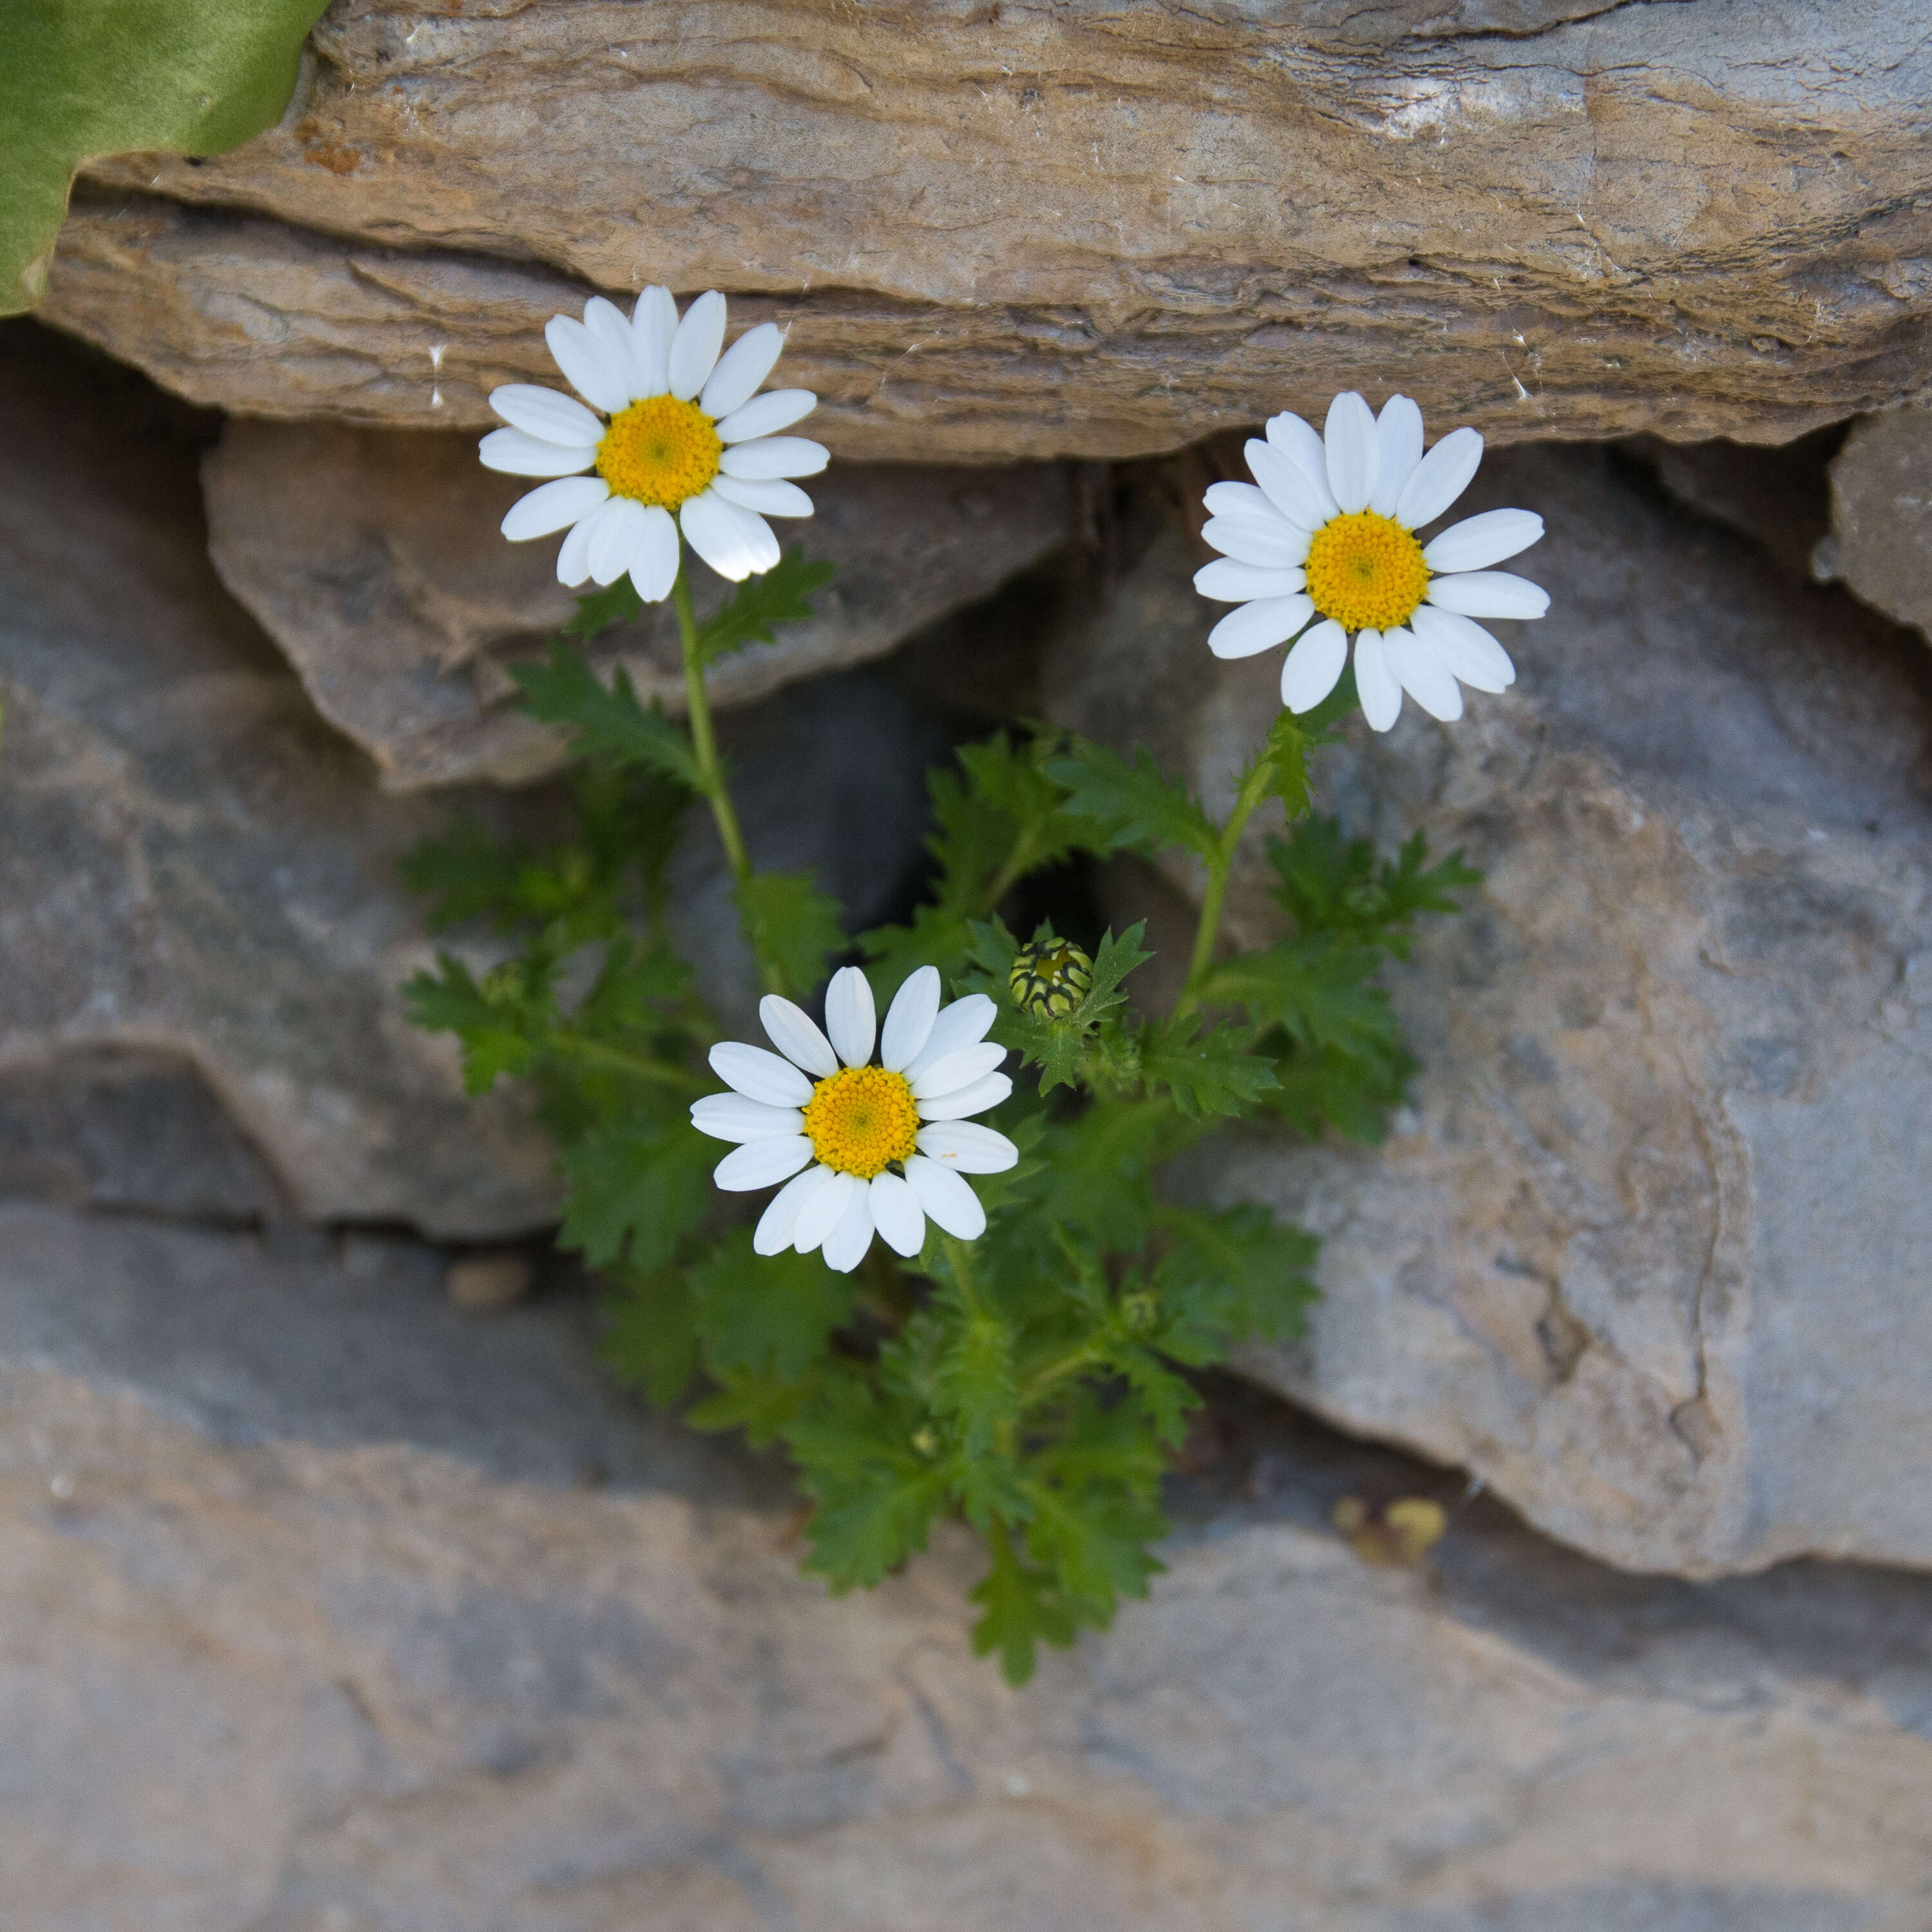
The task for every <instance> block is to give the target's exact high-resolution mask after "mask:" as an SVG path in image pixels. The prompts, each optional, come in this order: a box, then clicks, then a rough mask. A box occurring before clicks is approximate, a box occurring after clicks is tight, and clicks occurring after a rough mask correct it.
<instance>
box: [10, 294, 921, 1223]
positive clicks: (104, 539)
mask: <svg viewBox="0 0 1932 1932" xmlns="http://www.w3.org/2000/svg"><path fill="white" fill-rule="evenodd" d="M178 416H179V412H178V410H176V409H175V406H173V405H172V404H166V403H165V399H163V398H159V397H157V396H156V395H155V394H154V392H153V391H151V389H148V387H147V386H145V384H143V383H141V382H139V380H138V379H136V378H134V377H131V376H130V375H129V374H127V372H125V371H117V370H115V369H113V368H112V367H111V366H109V365H98V364H97V363H96V360H95V359H94V358H92V357H87V358H85V359H83V357H82V356H81V355H80V353H79V352H77V350H75V349H74V347H73V346H72V345H71V344H64V343H61V342H60V341H58V338H54V337H52V336H50V335H47V334H46V332H43V331H40V330H38V329H35V328H34V326H32V325H31V324H25V325H17V326H14V327H13V328H12V329H9V330H8V331H7V332H5V334H4V335H0V437H4V440H5V446H6V448H7V451H8V452H9V458H10V461H12V462H13V463H14V464H16V465H17V468H18V472H19V473H20V475H23V476H27V475H31V478H32V479H33V487H31V489H26V488H22V489H18V490H13V491H10V492H9V493H7V495H6V496H5V499H4V500H0V588H4V592H5V594H4V596H0V703H4V706H5V732H6V736H5V747H4V754H0V826H4V828H5V836H4V837H3V838H0V960H4V961H5V965H6V971H5V973H4V974H0V1193H23V1192H25V1193H33V1194H36V1195H41V1196H48V1197H50V1198H52V1199H61V1200H80V1201H89V1202H95V1203H96V1204H97V1205H103V1206H107V1205H115V1206H120V1207H123V1208H142V1207H145V1208H151V1209H154V1210H156V1211H184V1210H187V1209H192V1210H193V1211H198V1212H208V1213H213V1214H217V1215H219V1216H222V1217H226V1218H231V1219H237V1220H248V1219H251V1218H253V1217H257V1216H258V1215H262V1214H269V1213H275V1214H293V1215H296V1216H298V1217H302V1218H305V1219H309V1220H323V1221H329V1220H357V1221H365V1222H368V1221H375V1222H383V1221H389V1222H402V1223H407V1224H409V1225H410V1226H413V1227H415V1228H416V1229H420V1230H422V1231H423V1232H427V1233H429V1234H432V1235H439V1236H443V1237H449V1238H484V1237H487V1236H490V1235H499V1234H503V1233H507V1232H517V1231H519V1230H522V1229H529V1228H532V1227H535V1226H541V1225H542V1224H543V1223H544V1222H546V1221H547V1220H550V1219H551V1218H553V1216H554V1213H555V1207H556V1194H555V1190H554V1187H553V1179H552V1175H551V1158H552V1154H551V1149H550V1145H549V1143H548V1142H547V1139H545V1138H544V1136H542V1135H541V1133H538V1131H537V1130H536V1129H535V1126H534V1125H533V1124H532V1122H531V1121H530V1120H529V1118H528V1117H527V1114H526V1107H525V1103H524V1102H523V1100H522V1099H521V1098H520V1096H519V1095H518V1094H517V1093H515V1092H513V1091H506V1090H502V1089H499V1091H498V1092H497V1093H496V1094H494V1095H492V1096H491V1097H488V1098H487V1099H485V1100H482V1101H480V1102H479V1101H476V1100H472V1099H470V1098H469V1097H466V1095H465V1094H463V1091H462V1085H461V1082H460V1078H459V1076H458V1067H457V1064H456V1060H455V1052H454V1048H453V1043H452V1042H450V1041H449V1040H446V1039H443V1038H437V1039H432V1038H431V1037H428V1036H427V1035H425V1034H422V1033H421V1032H419V1031H418V1030H417V1029H416V1028H415V1027H414V1026H413V1025H411V1024H410V1021H409V1018H408V1016H407V1012H406V1010H405V1008H404V1003H403V1001H402V998H401V993H400V990H399V989H401V986H402V985H403V983H404V981H405V980H407V979H408V978H409V977H410V976H411V974H413V973H414V972H415V971H417V970H418V969H419V968H421V967H422V966H424V965H427V964H428V962H429V959H430V956H431V943H430V941H429V938H428V935H427V934H426V932H425V929H424V925H423V917H422V905H421V903H420V902H419V901H418V900H417V899H416V898H415V896H414V895H413V894H412V893H410V892H409V891H408V890H407V889H405V888H404V886H403V885H402V884H401V882H400V880H398V877H397V873H396V867H397V865H398V861H399V860H400V859H401V857H402V856H403V854H404V853H405V852H407V850H410V848H411V847H413V846H414V845H415V844H416V843H417V842H418V841H419V840H421V839H422V838H425V837H426V836H428V835H430V834H431V833H432V832H438V831H440V830H443V829H446V827H447V826H448V825H449V823H450V820H451V818H452V815H453V814H455V812H457V811H463V812H466V813H468V814H471V815H473V816H475V817H480V818H481V819H483V820H484V821H485V822H486V823H493V824H494V825H496V826H497V827H498V828H499V829H502V830H505V831H509V832H514V833H516V834H517V835H520V836H522V837H525V838H538V839H542V838H552V837H555V836H556V835H558V833H559V831H560V829H561V826H560V824H559V817H558V811H557V807H558V803H559V801H558V799H556V797H555V796H553V795H550V794H532V795H529V796H523V795H517V796H506V795H505V794H502V793H497V792H493V791H491V790H488V789H487V788H485V789H479V790H471V791H469V792H466V793H458V794H455V795H452V796H450V797H449V798H448V799H440V798H439V799H428V798H422V797H417V798H408V797H404V798H397V797H392V796H385V795H384V794H383V792H382V791H381V790H380V789H379V787H378V786H377V783H376V775H375V772H374V769H372V767H371V765H370V763H369V762H368V760H366V759H365V757H363V755H362V754H361V753H360V752H359V751H356V749H355V748H354V747H353V745H350V744H349V743H348V742H346V741H345V740H344V739H342V738H341V737H338V736H337V735H336V734H335V733H334V732H332V731H331V730H329V728H328V727H326V725H325V724H323V722H322V721H320V719H319V718H317V716H316V715H315V712H314V709H313V708H312V707H311V705H310V703H309V701H308V698H307V697H306V696H305V694H304V693H303V691H302V687H301V686H300V685H299V684H298V683H297V682H296V679H295V678H294V677H293V676H292V675H291V673H290V671H289V670H288V667H287V665H286V664H284V663H283V662H282V661H281V658H279V657H278V655H277V654H276V652H275V649H274V647H273V646H272V645H271V644H270V643H269V642H268V640H266V638H265V637H263V636H262V635H261V634H260V631H258V630H257V628H255V625H254V623H253V622H252V621H251V619H249V618H248V616H247V615H246V613H244V612H243V611H242V610H240V609H239V607H237V606H236V604H234V603H233V601H232V600H231V599H230V598H229V597H228V595H226V592H224V591H223V589H222V586H221V585H220V582H219V581H218V580H217V578H216V577H215V575H214V571H212V569H211V568H210V566H209V564H208V559H207V555H206V542H207V536H206V532H205V528H204V526H203V525H202V520H201V514H200V505H199V490H198V489H197V487H196V460H197V459H198V457H199V453H200V452H199V448H198V447H197V444H196V436H195V434H193V433H192V429H191V428H190V429H184V428H183V426H182V425H181V423H180V422H179V421H178ZM868 677H871V678H872V680H873V681H871V682H868V681H867V679H868ZM925 731H926V727H923V726H922V724H921V723H920V721H919V718H918V717H917V716H916V715H915V714H914V713H913V712H912V710H911V709H910V706H908V704H907V702H906V700H904V698H902V697H901V696H900V695H899V694H898V693H897V692H896V691H894V690H892V688H890V687H889V685H886V683H885V682H883V680H882V679H877V678H876V676H874V674H871V673H863V672H859V673H847V674H846V675H845V676H843V677H836V678H829V679H827V678H821V679H815V680H814V681H813V682H811V683H810V684H808V685H804V686H802V687H800V688H798V689H797V690H796V691H794V692H791V693H787V696H786V698H785V700H784V703H782V705H781V706H760V707H754V708H753V709H751V710H750V711H748V712H745V713H742V714H740V715H739V716H737V717H736V718H733V720H731V721H730V730H729V731H728V733H726V734H725V740H726V744H727V750H728V751H730V754H732V755H733V757H735V758H736V760H737V761H738V763H739V766H740V767H741V769H742V772H743V773H744V784H743V787H742V792H741V795H740V805H741V809H742V813H743V815H744V819H745V825H746V828H747V831H746V835H747V838H748V840H749V841H750V842H751V845H752V847H753V850H754V853H756V854H757V856H758V857H759V858H760V861H761V862H763V863H766V864H768V865H773V866H775V867H778V868H781V869H791V868H797V867H802V866H804V865H816V866H817V867H818V868H820V874H821V877H822V880H823V883H825V885H826V887H827V889H829V890H831V891H832V892H834V893H835V894H836V895H838V898H840V899H841V902H842V903H843V904H844V905H845V907H846V908H847V912H848V913H849V914H850V916H851V917H852V919H853V920H854V922H856V923H858V924H863V923H866V922H869V921H871V920H874V919H877V918H879V917H880V916H883V912H884V910H885V904H886V901H889V898H890V896H891V895H892V893H893V892H895V891H896V890H898V889H899V886H900V883H901V880H902V879H903V877H904V876H905V875H906V874H907V871H909V869H910V868H915V867H916V865H917V864H918V862H919V837H920V835H921V831H922V824H923V820H922V813H921V807H920V802H921V800H922V796H923V793H922V775H923V769H924V766H925V763H926V760H927V758H928V757H929V756H930V755H932V753H933V751H934V750H935V746H934V745H932V743H931V742H929V738H928V737H927V736H924V735H922V733H924V732H925ZM674 883H675V891H676V898H677V907H676V913H675V916H676V920H677V922H678V924H679V927H680V929H681V931H682V934H683V936H684V938H685V941H686V944H687V946H688V949H689V953H688V956H690V957H691V958H692V959H694V962H697V964H698V965H699V966H700V971H701V972H702V974H703V980H704V983H705V984H706V986H708V987H709V988H710V989H712V992H714V993H715V994H716V995H717V996H718V999H719V1001H720V1003H721V1006H722V1007H724V1008H726V1009H728V1010H736V1009H735V1008H734V1007H733V1002H734V1001H735V1002H736V1003H737V1006H738V1007H743V1006H746V1005H748V1004H751V1000H750V994H751V976H750V974H749V971H748V965H747V962H746V961H745V958H744V956H743V951H742V946H741V944H740V943H739V941H738V939H737V937H736V915H735V913H734V912H733V909H732V907H731V904H730V900H729V898H728V895H727V877H726V874H725V872H724V867H723V865H722V862H721V859H720V858H719V857H718V853H717V851H716V847H715V841H713V840H712V839H711V838H710V837H709V835H708V833H707V832H706V831H705V830H704V829H703V828H701V827H694V829H693V831H692V833H691V835H690V836H689V838H688V839H687V841H685V845H684V846H683V847H682V850H680V852H679V855H678V857H677V859H676V862H675V865H674ZM458 950H466V948H465V944H459V945H458ZM479 963H481V957H480V956H479ZM154 1133H162V1134H180V1135H181V1136H184V1138H183V1139H181V1142H179V1144H178V1146H177V1147H176V1148H175V1154H176V1155H177V1158H176V1159H175V1160H172V1161H171V1160H168V1159H166V1158H164V1157H163V1154H162V1151H161V1150H160V1148H157V1147H156V1146H155V1145H153V1143H152V1142H151V1139H150V1138H149V1137H150V1136H151V1135H152V1134H154Z"/></svg>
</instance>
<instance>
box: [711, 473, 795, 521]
mask: <svg viewBox="0 0 1932 1932" xmlns="http://www.w3.org/2000/svg"><path fill="white" fill-rule="evenodd" d="M711 488H712V493H713V494H714V495H716V496H722V497H723V498H724V500H725V502H727V503H735V504H736V505H737V506H738V508H739V509H741V510H756V511H757V512H758V514H760V516H765V517H808V516H810V515H811V498H810V497H809V496H807V495H806V494H805V492H804V491H803V490H801V489H800V488H799V487H798V485H797V484H796V483H787V482H786V481H784V480H783V479H782V478H779V477H775V476H774V477H772V478H770V480H769V481H766V482H763V483H748V482H746V481H745V479H744V478H742V476H714V477H712V479H711Z"/></svg>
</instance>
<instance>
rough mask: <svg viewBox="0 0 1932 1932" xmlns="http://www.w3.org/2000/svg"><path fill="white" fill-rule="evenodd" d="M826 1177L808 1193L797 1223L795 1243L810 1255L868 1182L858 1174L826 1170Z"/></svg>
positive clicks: (798, 1248) (800, 1209) (793, 1231)
mask: <svg viewBox="0 0 1932 1932" xmlns="http://www.w3.org/2000/svg"><path fill="white" fill-rule="evenodd" d="M825 1177H826V1178H825V1180H824V1181H823V1184H821V1185H820V1187H817V1188H815V1189H814V1190H813V1191H812V1193H811V1194H810V1195H808V1196H807V1197H806V1199H805V1203H804V1205H802V1207H801V1208H799V1211H798V1220H797V1221H796V1223H794V1224H793V1228H792V1231H791V1244H792V1246H793V1247H795V1248H796V1250H798V1251H799V1253H800V1254H802V1255H808V1254H810V1253H811V1251H812V1250H813V1249H814V1248H815V1247H817V1246H818V1245H819V1244H820V1243H821V1242H822V1241H823V1240H824V1239H825V1238H826V1235H829V1234H830V1233H831V1232H832V1229H834V1228H835V1227H837V1226H838V1223H840V1221H841V1220H843V1219H844V1214H845V1210H846V1209H847V1207H849V1206H850V1205H851V1200H852V1195H853V1190H854V1189H859V1190H862V1189H863V1188H864V1187H865V1183H864V1182H863V1181H861V1180H860V1179H859V1178H858V1177H857V1175H851V1174H836V1173H834V1172H832V1169H830V1168H827V1169H825Z"/></svg>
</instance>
